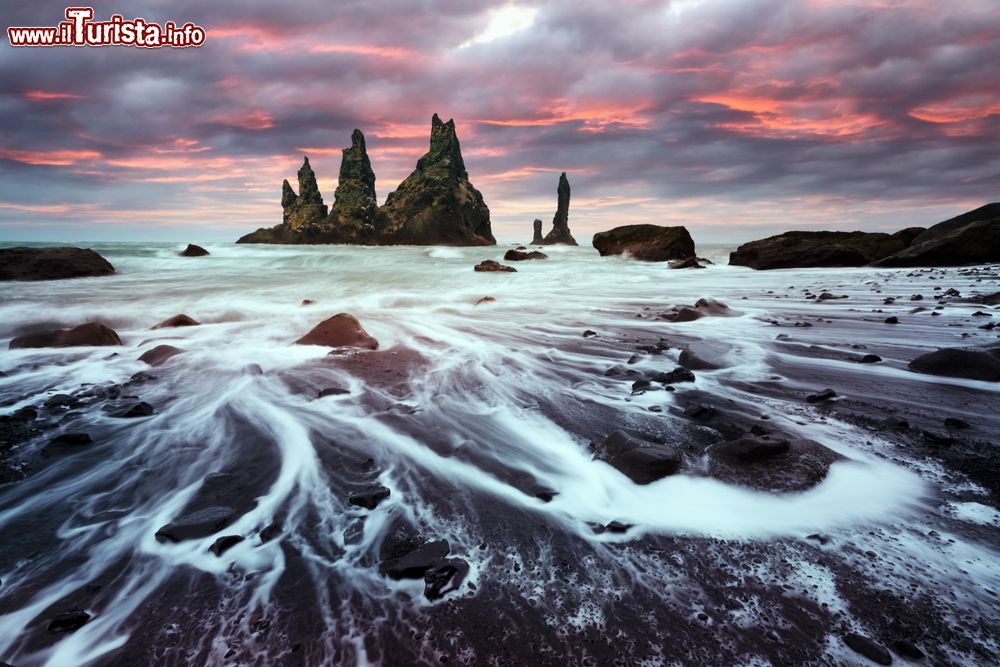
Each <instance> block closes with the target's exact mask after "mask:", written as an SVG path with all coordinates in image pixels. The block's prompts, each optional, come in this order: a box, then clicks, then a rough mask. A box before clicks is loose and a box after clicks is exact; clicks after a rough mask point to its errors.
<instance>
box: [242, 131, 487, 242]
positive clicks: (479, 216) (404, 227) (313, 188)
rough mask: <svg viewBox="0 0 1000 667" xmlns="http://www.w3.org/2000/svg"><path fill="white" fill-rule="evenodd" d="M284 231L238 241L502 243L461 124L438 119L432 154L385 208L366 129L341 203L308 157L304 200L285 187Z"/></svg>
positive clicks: (340, 190) (346, 160)
mask: <svg viewBox="0 0 1000 667" xmlns="http://www.w3.org/2000/svg"><path fill="white" fill-rule="evenodd" d="M281 207H282V210H283V211H284V218H283V221H282V223H281V224H280V225H277V226H275V227H271V228H270V229H258V230H257V231H256V232H253V233H251V234H247V235H246V236H244V237H242V238H241V239H240V240H239V241H237V243H306V244H308V243H349V244H365V245H383V244H384V245H392V244H400V245H425V244H426V245H435V244H444V245H494V244H496V239H494V238H493V233H492V231H491V229H490V210H489V208H488V207H487V206H486V202H485V201H483V195H482V194H481V193H480V192H479V190H477V189H476V188H475V187H474V186H473V185H472V183H471V182H470V181H469V174H468V172H467V171H466V169H465V161H464V160H463V159H462V151H461V146H460V145H459V142H458V136H457V135H456V134H455V122H454V121H453V120H449V121H448V122H447V123H443V122H441V119H440V118H438V116H437V114H435V115H434V118H433V119H432V121H431V140H430V150H428V151H427V153H426V154H425V155H424V156H423V157H422V158H420V160H419V161H418V162H417V168H416V169H415V170H414V171H413V173H412V174H410V175H409V177H407V178H406V180H404V181H403V182H402V183H400V185H399V187H398V188H396V190H395V191H394V192H393V193H391V194H390V195H389V197H388V198H387V199H386V202H385V204H384V205H383V206H382V207H381V208H379V206H378V201H377V199H376V196H375V173H374V172H373V171H372V166H371V161H370V160H369V159H368V153H367V150H366V148H365V137H364V135H363V134H362V133H361V131H360V130H354V132H353V134H352V135H351V146H350V147H349V148H345V149H344V152H343V157H342V159H341V163H340V177H339V180H338V184H337V190H336V192H335V193H334V202H333V205H332V206H330V207H329V211H327V206H326V205H325V204H324V203H323V197H322V195H321V194H320V192H319V188H318V186H317V185H316V176H315V174H314V173H313V171H312V168H311V167H310V166H309V158H306V159H305V163H304V164H303V165H302V169H300V170H299V192H298V194H296V193H295V191H294V190H293V189H292V187H291V186H290V185H289V184H288V181H285V182H284V183H283V185H282V195H281Z"/></svg>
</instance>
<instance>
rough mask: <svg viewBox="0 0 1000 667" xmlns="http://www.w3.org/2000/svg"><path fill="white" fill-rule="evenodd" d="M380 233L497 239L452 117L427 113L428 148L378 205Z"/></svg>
mask: <svg viewBox="0 0 1000 667" xmlns="http://www.w3.org/2000/svg"><path fill="white" fill-rule="evenodd" d="M379 222H380V226H381V227H382V230H381V231H382V238H383V241H384V242H386V243H396V244H403V245H425V244H428V245H429V244H445V245H496V239H495V238H493V232H492V230H491V229H490V209H489V208H488V207H487V206H486V202H485V201H483V195H482V193H480V192H479V190H477V189H476V188H475V187H474V186H473V185H472V183H471V182H470V181H469V174H468V172H467V171H466V170H465V161H464V160H463V159H462V150H461V146H460V145H459V142H458V135H456V134H455V121H454V120H449V121H448V122H447V123H443V122H441V119H440V118H438V115H437V114H434V117H433V118H432V119H431V144H430V149H429V150H428V151H427V153H425V154H424V156H423V157H422V158H420V160H419V161H417V168H416V169H415V170H414V171H413V173H412V174H410V175H409V176H407V178H406V180H404V181H403V182H402V183H400V184H399V187H397V188H396V190H395V191H394V192H392V193H390V194H389V196H388V197H387V198H386V200H385V204H384V205H383V206H382V208H381V209H379Z"/></svg>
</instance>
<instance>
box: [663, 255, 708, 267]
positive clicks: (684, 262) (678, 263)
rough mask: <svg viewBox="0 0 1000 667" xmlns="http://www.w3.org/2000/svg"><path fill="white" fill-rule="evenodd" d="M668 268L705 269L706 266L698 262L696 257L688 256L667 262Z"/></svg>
mask: <svg viewBox="0 0 1000 667" xmlns="http://www.w3.org/2000/svg"><path fill="white" fill-rule="evenodd" d="M667 268H668V269H704V268H705V267H704V266H702V265H701V264H699V263H698V259H697V258H696V257H688V258H687V259H675V260H672V261H670V262H669V263H668V264H667Z"/></svg>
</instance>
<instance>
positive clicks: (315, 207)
mask: <svg viewBox="0 0 1000 667" xmlns="http://www.w3.org/2000/svg"><path fill="white" fill-rule="evenodd" d="M281 207H282V209H283V213H284V215H283V219H284V222H285V224H286V225H288V226H289V227H291V228H292V229H302V228H303V227H307V226H309V225H312V224H316V223H319V222H322V221H323V220H324V219H325V218H326V215H327V209H326V204H324V203H323V195H321V194H320V192H319V185H317V183H316V174H314V173H313V170H312V167H310V166H309V158H308V157H306V158H305V160H304V161H303V162H302V167H301V168H300V169H299V194H298V195H296V194H295V193H294V192H293V191H292V188H291V186H290V185H289V184H288V181H287V180H286V181H285V182H284V183H282V184H281Z"/></svg>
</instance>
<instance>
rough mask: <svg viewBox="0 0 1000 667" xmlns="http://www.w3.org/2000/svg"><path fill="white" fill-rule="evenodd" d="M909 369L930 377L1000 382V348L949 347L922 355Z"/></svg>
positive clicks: (910, 364)
mask: <svg viewBox="0 0 1000 667" xmlns="http://www.w3.org/2000/svg"><path fill="white" fill-rule="evenodd" d="M909 369H910V370H911V371H915V372H917V373H926V374H928V375H942V376H945V377H955V378H966V379H969V380H985V381H987V382H1000V348H992V349H987V350H984V349H978V348H957V347H947V348H943V349H940V350H936V351H934V352H928V353H927V354H922V355H920V356H919V357H917V358H916V359H914V360H913V361H911V362H910V363H909Z"/></svg>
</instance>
